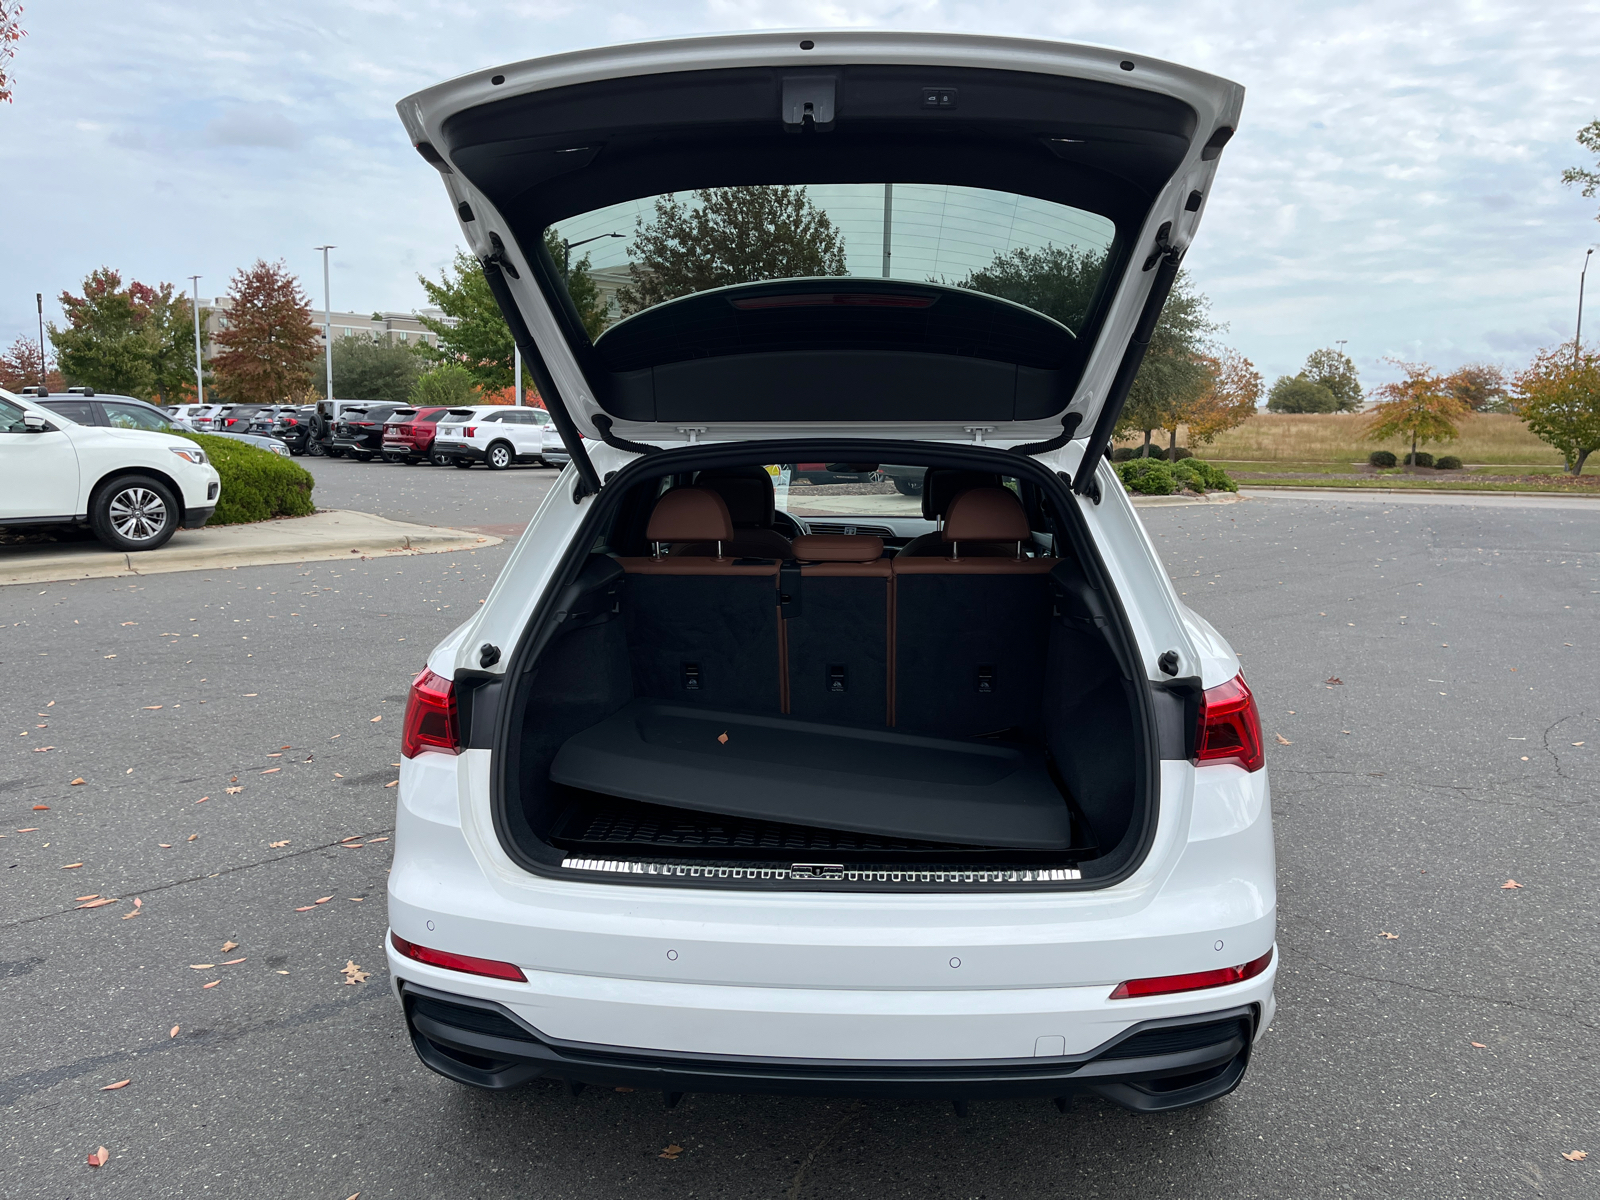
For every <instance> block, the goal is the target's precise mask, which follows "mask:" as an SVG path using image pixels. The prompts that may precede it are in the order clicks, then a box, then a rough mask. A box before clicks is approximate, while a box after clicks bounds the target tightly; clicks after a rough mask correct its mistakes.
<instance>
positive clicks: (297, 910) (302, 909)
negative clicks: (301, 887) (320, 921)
mask: <svg viewBox="0 0 1600 1200" xmlns="http://www.w3.org/2000/svg"><path fill="white" fill-rule="evenodd" d="M315 907H316V905H315V904H308V905H306V906H305V907H304V908H297V909H295V912H310V911H311V910H312V909H313V908H315Z"/></svg>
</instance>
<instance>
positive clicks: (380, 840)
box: [367, 837, 389, 846]
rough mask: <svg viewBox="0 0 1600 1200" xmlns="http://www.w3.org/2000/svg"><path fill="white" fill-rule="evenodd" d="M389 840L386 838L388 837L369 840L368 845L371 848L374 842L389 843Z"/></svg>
mask: <svg viewBox="0 0 1600 1200" xmlns="http://www.w3.org/2000/svg"><path fill="white" fill-rule="evenodd" d="M388 840H389V839H388V838H386V837H381V838H368V839H367V844H368V845H369V846H370V845H371V844H372V843H373V842H387V841H388Z"/></svg>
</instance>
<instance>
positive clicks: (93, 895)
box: [73, 892, 100, 900]
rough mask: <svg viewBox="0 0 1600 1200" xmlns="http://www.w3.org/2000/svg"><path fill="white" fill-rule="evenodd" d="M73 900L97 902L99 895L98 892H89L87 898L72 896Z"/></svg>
mask: <svg viewBox="0 0 1600 1200" xmlns="http://www.w3.org/2000/svg"><path fill="white" fill-rule="evenodd" d="M73 899H74V900H98V899H100V893H99V892H90V893H89V894H88V895H87V896H74V897H73Z"/></svg>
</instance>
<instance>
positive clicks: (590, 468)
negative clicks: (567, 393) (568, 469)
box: [479, 253, 600, 501]
mask: <svg viewBox="0 0 1600 1200" xmlns="http://www.w3.org/2000/svg"><path fill="white" fill-rule="evenodd" d="M500 261H501V260H500V255H499V254H498V253H497V254H494V255H491V256H490V257H487V258H484V259H481V260H479V262H480V265H481V266H482V267H483V277H484V279H486V280H488V283H489V292H490V294H491V295H493V296H494V302H495V303H496V304H498V305H499V306H500V314H501V316H503V317H505V319H506V324H507V325H508V326H510V328H511V340H512V341H514V342H515V343H516V345H517V349H518V350H520V351H522V362H523V365H524V366H526V367H527V368H528V374H530V375H532V376H533V383H534V386H535V387H537V388H538V389H539V396H540V398H542V399H543V400H544V406H545V409H546V411H548V412H549V414H550V419H551V420H552V421H554V422H555V425H556V432H557V433H559V434H560V435H561V442H562V444H563V445H564V446H566V448H567V453H568V454H569V455H571V456H572V465H573V466H574V467H575V468H577V471H578V486H577V487H576V488H575V489H573V493H572V498H573V500H574V501H578V500H582V499H583V498H584V497H585V496H593V495H598V494H599V492H600V475H599V472H597V471H596V470H595V469H594V463H593V462H591V461H590V460H589V452H588V451H587V450H585V449H584V448H583V438H582V436H581V435H580V434H579V433H578V426H577V424H576V423H575V422H574V421H573V419H572V414H571V413H570V412H568V411H567V405H566V402H565V401H564V400H562V399H561V393H560V392H559V391H557V390H556V383H555V380H554V379H553V378H551V376H550V368H549V367H548V366H547V365H546V364H545V361H544V355H542V354H540V353H539V347H538V346H537V345H535V344H534V340H533V335H532V334H530V333H529V332H528V325H527V322H525V321H524V320H523V319H522V310H521V309H519V308H518V307H517V302H516V301H515V300H514V299H513V298H512V296H511V289H510V288H509V287H507V286H506V278H505V275H504V274H503V273H502V271H501V268H500Z"/></svg>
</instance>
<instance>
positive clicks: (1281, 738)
mask: <svg viewBox="0 0 1600 1200" xmlns="http://www.w3.org/2000/svg"><path fill="white" fill-rule="evenodd" d="M1272 736H1273V737H1275V738H1277V739H1278V745H1280V746H1292V745H1294V743H1293V742H1291V741H1290V740H1289V739H1288V738H1286V737H1284V736H1283V734H1281V733H1275V734H1273V735H1272Z"/></svg>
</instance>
